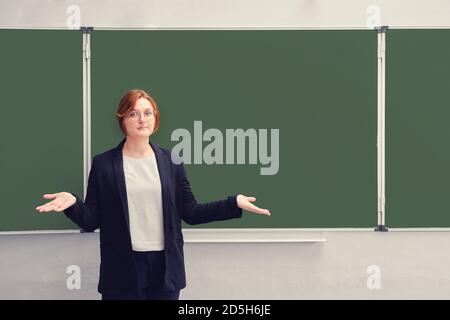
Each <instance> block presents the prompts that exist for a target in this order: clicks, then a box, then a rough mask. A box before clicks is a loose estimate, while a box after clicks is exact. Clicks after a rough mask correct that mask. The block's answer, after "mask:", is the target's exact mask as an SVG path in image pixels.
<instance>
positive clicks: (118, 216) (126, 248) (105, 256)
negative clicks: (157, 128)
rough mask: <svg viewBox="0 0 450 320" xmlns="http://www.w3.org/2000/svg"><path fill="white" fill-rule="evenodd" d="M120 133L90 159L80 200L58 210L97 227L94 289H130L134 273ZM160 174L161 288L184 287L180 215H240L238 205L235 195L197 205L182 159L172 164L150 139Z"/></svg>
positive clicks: (191, 218) (191, 220)
mask: <svg viewBox="0 0 450 320" xmlns="http://www.w3.org/2000/svg"><path fill="white" fill-rule="evenodd" d="M125 141H126V138H125V139H123V140H122V142H121V143H120V144H119V145H118V146H117V147H116V148H114V149H111V150H109V151H107V152H104V153H102V154H99V155H97V156H95V157H94V159H93V161H92V167H91V171H90V173H89V182H88V187H87V195H86V199H85V201H84V203H83V201H82V200H81V199H80V198H79V197H78V196H76V195H75V194H74V196H75V197H76V198H77V201H76V203H75V204H74V205H73V206H71V207H69V208H67V209H66V210H64V213H65V214H66V215H67V217H69V218H70V219H71V220H72V221H73V222H75V223H76V224H77V225H79V226H80V227H81V228H83V229H84V230H86V231H94V230H95V229H97V228H99V229H100V258H101V263H100V279H99V283H98V291H99V292H100V293H119V292H120V293H135V292H136V290H137V272H136V267H135V264H134V260H133V253H132V246H131V236H130V224H129V216H128V203H127V194H126V187H125V174H124V169H123V156H122V148H123V145H124V143H125ZM149 143H150V145H151V146H152V148H153V150H154V152H155V156H156V162H157V165H158V171H159V176H160V179H161V189H162V198H163V201H162V204H163V221H164V237H165V250H164V252H165V262H166V269H165V274H164V281H163V283H164V285H163V290H176V289H182V288H184V287H185V286H186V275H185V267H184V252H183V246H184V240H183V234H182V230H181V219H183V220H184V221H185V222H186V223H188V224H191V225H193V224H201V223H207V222H211V221H219V220H228V219H233V218H240V217H241V216H242V209H240V208H239V207H238V206H237V201H236V196H229V197H228V198H227V199H226V200H219V201H213V202H209V203H204V204H200V203H197V201H196V200H195V197H194V195H193V194H192V192H191V188H190V186H189V181H188V178H187V176H186V171H185V169H184V166H183V164H178V165H177V164H174V163H173V162H172V160H171V152H170V150H168V149H163V148H159V147H158V146H156V145H155V144H153V143H152V142H149Z"/></svg>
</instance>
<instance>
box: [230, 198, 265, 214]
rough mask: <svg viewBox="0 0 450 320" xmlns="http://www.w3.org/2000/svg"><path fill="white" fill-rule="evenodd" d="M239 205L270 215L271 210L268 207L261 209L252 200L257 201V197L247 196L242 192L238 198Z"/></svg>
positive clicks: (254, 211)
mask: <svg viewBox="0 0 450 320" xmlns="http://www.w3.org/2000/svg"><path fill="white" fill-rule="evenodd" d="M236 200H237V205H238V207H239V208H241V209H244V210H247V211H250V212H253V213H256V214H263V215H266V216H270V211H269V210H268V209H261V208H258V207H257V206H255V205H254V204H253V203H252V202H255V201H256V198H255V197H246V196H244V195H242V194H239V195H238V196H237V198H236Z"/></svg>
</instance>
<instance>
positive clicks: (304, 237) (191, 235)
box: [0, 227, 450, 243]
mask: <svg viewBox="0 0 450 320" xmlns="http://www.w3.org/2000/svg"><path fill="white" fill-rule="evenodd" d="M326 232H330V233H335V232H367V233H372V232H375V231H374V230H373V228H295V229H294V228H289V229H283V228H276V229H275V228H274V229H256V228H255V229H183V234H184V236H185V242H192V243H195V242H326V239H325V238H324V233H326ZM390 232H450V227H449V228H389V231H388V232H384V233H383V234H389V233H390ZM89 233H90V232H88V233H87V234H89ZM95 233H99V230H98V229H97V230H95ZM50 234H83V233H81V232H80V230H78V229H71V230H36V231H34V230H29V231H0V236H4V235H50Z"/></svg>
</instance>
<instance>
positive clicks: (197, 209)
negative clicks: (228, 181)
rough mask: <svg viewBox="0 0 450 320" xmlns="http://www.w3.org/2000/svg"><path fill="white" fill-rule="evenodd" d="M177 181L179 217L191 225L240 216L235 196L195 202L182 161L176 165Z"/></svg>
mask: <svg viewBox="0 0 450 320" xmlns="http://www.w3.org/2000/svg"><path fill="white" fill-rule="evenodd" d="M178 183H179V192H180V197H181V218H182V219H183V220H184V221H185V222H186V223H188V224H191V225H193V224H201V223H208V222H212V221H221V220H229V219H234V218H241V217H242V209H241V208H239V207H238V205H237V200H236V198H237V196H228V198H227V199H224V200H218V201H212V202H208V203H197V200H196V199H195V196H194V194H193V193H192V191H191V187H190V184H189V180H188V177H187V174H186V170H185V169H184V165H183V163H181V164H179V165H178Z"/></svg>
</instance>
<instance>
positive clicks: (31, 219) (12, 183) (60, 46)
mask: <svg viewBox="0 0 450 320" xmlns="http://www.w3.org/2000/svg"><path fill="white" fill-rule="evenodd" d="M0 42H1V44H2V45H1V49H0V70H1V72H0V90H1V100H0V105H1V110H2V116H1V119H2V125H1V126H0V130H1V131H0V132H1V136H2V139H1V144H0V146H1V158H0V159H1V160H0V161H1V166H0V175H1V177H2V183H1V187H0V188H1V190H0V192H1V194H2V197H1V198H2V210H1V213H0V230H1V231H18V230H55V229H76V228H78V227H77V226H76V225H74V224H73V223H72V222H70V220H69V219H67V218H66V217H65V216H64V215H63V214H58V213H53V214H46V215H44V214H39V213H38V212H37V211H36V210H35V207H37V206H38V205H41V204H43V203H45V202H47V200H45V199H43V198H42V195H43V194H45V193H54V192H58V191H72V192H76V193H78V194H80V195H81V196H82V195H83V153H82V150H83V146H82V144H83V134H82V133H83V126H82V120H83V114H82V110H83V108H82V101H83V97H82V94H83V90H82V83H83V79H82V49H81V48H82V47H81V43H82V34H81V32H80V31H69V30H0Z"/></svg>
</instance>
